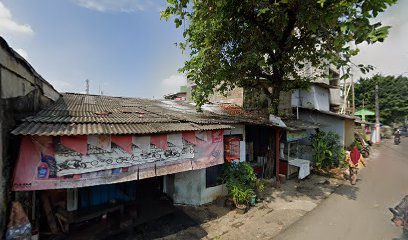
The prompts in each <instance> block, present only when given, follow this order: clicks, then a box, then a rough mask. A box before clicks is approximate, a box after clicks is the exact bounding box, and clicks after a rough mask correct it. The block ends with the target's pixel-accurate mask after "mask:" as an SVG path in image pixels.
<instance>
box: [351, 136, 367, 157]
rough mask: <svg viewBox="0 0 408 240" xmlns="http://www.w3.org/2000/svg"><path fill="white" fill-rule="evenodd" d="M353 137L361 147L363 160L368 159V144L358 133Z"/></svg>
mask: <svg viewBox="0 0 408 240" xmlns="http://www.w3.org/2000/svg"><path fill="white" fill-rule="evenodd" d="M354 137H355V139H356V141H357V142H359V143H360V145H361V155H363V157H364V158H368V157H369V156H370V144H369V143H368V142H366V141H365V140H364V138H363V136H361V135H360V134H358V133H355V134H354Z"/></svg>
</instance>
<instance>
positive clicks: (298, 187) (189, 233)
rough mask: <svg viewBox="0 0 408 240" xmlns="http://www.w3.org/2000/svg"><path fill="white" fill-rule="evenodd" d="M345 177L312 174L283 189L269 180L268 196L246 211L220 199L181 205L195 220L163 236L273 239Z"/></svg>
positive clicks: (316, 203) (167, 237)
mask: <svg viewBox="0 0 408 240" xmlns="http://www.w3.org/2000/svg"><path fill="white" fill-rule="evenodd" d="M342 183H343V181H342V180H338V179H333V178H327V177H322V176H318V175H311V176H310V177H309V178H308V179H306V180H303V181H301V182H298V181H297V179H294V180H288V181H286V183H285V184H282V186H281V188H280V189H275V188H272V183H270V184H268V187H267V189H266V194H265V198H267V197H269V202H267V201H263V202H261V203H257V204H256V206H254V207H252V208H251V209H250V210H249V211H248V212H247V213H246V214H239V213H236V212H235V210H232V211H230V210H229V209H227V208H225V207H223V206H221V204H220V203H219V204H218V205H217V204H211V205H207V206H202V207H185V206H184V207H180V208H182V210H183V211H184V212H185V213H186V214H187V215H188V216H189V217H190V218H191V219H193V220H194V221H195V222H197V225H196V226H190V227H188V228H186V229H184V230H181V231H179V232H177V233H174V234H171V235H167V236H165V237H163V238H162V239H168V240H170V239H171V240H172V239H220V240H228V239H270V238H272V237H274V236H276V235H277V234H278V233H280V232H281V231H282V230H283V229H285V228H287V227H288V226H290V225H291V224H292V223H294V222H296V221H298V220H299V219H300V218H301V217H302V216H304V215H305V214H306V213H307V212H309V211H311V210H313V209H314V208H315V207H316V206H317V205H318V204H319V203H320V202H321V201H322V200H323V199H325V198H327V197H328V196H329V195H330V194H331V193H332V192H333V191H334V190H335V189H336V188H337V187H338V186H339V185H341V184H342Z"/></svg>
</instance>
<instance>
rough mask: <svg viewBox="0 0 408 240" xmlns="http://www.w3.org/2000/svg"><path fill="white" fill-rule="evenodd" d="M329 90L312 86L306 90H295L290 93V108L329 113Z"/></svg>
mask: <svg viewBox="0 0 408 240" xmlns="http://www.w3.org/2000/svg"><path fill="white" fill-rule="evenodd" d="M329 96H330V94H329V90H328V89H325V88H322V87H319V86H317V85H312V86H310V88H309V89H308V90H295V91H294V92H293V93H292V106H293V107H296V106H299V107H306V108H312V109H317V110H321V111H330V99H329Z"/></svg>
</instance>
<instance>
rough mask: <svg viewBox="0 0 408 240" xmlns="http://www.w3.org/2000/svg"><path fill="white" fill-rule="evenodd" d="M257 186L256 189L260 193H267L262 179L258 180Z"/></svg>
mask: <svg viewBox="0 0 408 240" xmlns="http://www.w3.org/2000/svg"><path fill="white" fill-rule="evenodd" d="M255 185H256V189H257V190H258V191H259V192H263V191H265V182H264V181H262V180H261V179H257V180H256V183H255Z"/></svg>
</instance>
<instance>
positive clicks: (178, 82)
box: [161, 75, 187, 91]
mask: <svg viewBox="0 0 408 240" xmlns="http://www.w3.org/2000/svg"><path fill="white" fill-rule="evenodd" d="M186 84H187V79H186V77H184V76H183V75H171V76H170V77H168V78H166V79H163V80H162V81H161V85H162V87H165V88H172V89H176V91H177V89H178V88H180V86H183V85H186ZM168 90H169V89H168Z"/></svg>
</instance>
